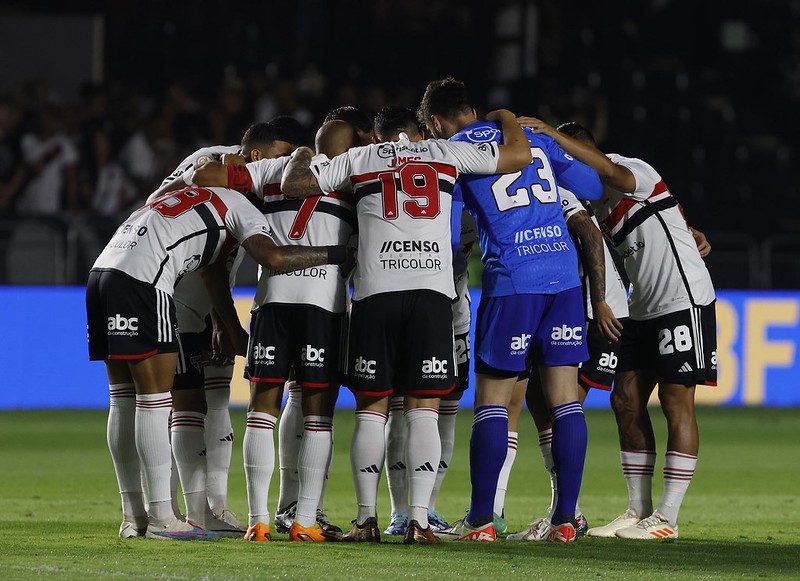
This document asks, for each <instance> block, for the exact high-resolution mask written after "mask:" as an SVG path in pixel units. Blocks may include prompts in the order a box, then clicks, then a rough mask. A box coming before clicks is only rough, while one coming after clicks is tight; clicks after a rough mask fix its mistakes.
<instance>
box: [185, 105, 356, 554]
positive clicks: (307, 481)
mask: <svg viewBox="0 0 800 581" xmlns="http://www.w3.org/2000/svg"><path fill="white" fill-rule="evenodd" d="M356 139H357V137H356V136H355V132H354V130H353V128H352V127H351V126H350V125H348V124H347V123H345V122H343V121H332V122H329V123H326V124H325V125H323V127H322V128H321V129H320V131H319V132H318V134H317V146H318V148H319V150H320V151H321V152H323V151H324V152H327V153H329V154H331V155H336V154H339V153H342V152H344V151H346V150H347V149H348V148H349V147H352V146H354V145H356ZM287 161H288V158H285V157H284V158H279V159H261V160H258V161H256V162H252V163H248V164H247V165H246V166H241V167H234V168H225V167H224V166H222V165H221V164H219V163H210V164H207V165H205V166H204V167H203V168H202V169H200V170H198V171H197V172H196V174H195V176H194V179H195V180H196V181H198V182H200V183H202V184H203V185H211V184H219V183H228V184H229V185H230V186H231V187H235V188H236V189H238V190H239V191H240V192H242V193H245V194H254V195H255V196H256V197H258V198H260V199H261V200H262V202H263V204H262V210H263V212H264V213H265V214H266V215H267V216H268V217H269V219H270V223H271V224H272V226H273V227H274V230H273V236H274V238H275V239H276V240H277V241H278V242H280V243H282V244H286V245H295V244H304V243H305V244H308V243H313V244H322V243H325V242H336V243H337V244H346V243H347V242H348V241H349V239H350V237H351V235H352V233H353V229H354V226H355V214H354V212H353V208H352V204H351V202H350V198H349V195H347V194H340V193H334V194H330V195H328V196H324V197H320V196H315V197H312V198H308V199H305V200H294V199H287V198H285V197H284V196H283V195H282V193H281V190H280V180H281V176H282V174H283V171H284V168H285V166H286V163H287ZM346 274H347V273H346V272H344V271H341V270H340V269H338V268H336V267H329V268H312V269H305V270H298V271H293V272H292V271H290V272H286V271H282V270H267V269H264V270H262V272H261V275H260V277H259V282H258V287H257V289H256V296H255V301H254V305H253V319H252V321H251V337H250V346H249V350H248V358H247V359H248V360H247V372H246V377H247V379H248V380H249V381H250V384H251V398H250V407H249V410H248V422H247V429H246V431H245V440H244V463H245V476H246V479H247V490H248V504H249V528H248V531H247V533H246V534H245V538H246V539H247V540H253V541H268V540H270V539H271V532H270V527H269V524H268V523H269V511H268V508H267V507H268V492H269V484H270V481H271V478H272V473H273V471H274V465H275V460H274V458H275V448H274V438H273V432H274V426H275V423H276V421H277V415H278V413H279V410H280V402H281V395H282V392H283V389H282V388H283V386H284V384H285V383H286V382H287V380H288V378H289V374H290V371H291V370H294V374H295V379H296V382H294V383H293V384H291V385H297V386H298V388H299V389H300V390H301V392H302V396H301V400H302V404H301V405H302V414H303V417H304V421H303V424H304V426H303V427H302V428H301V432H300V435H301V436H302V437H301V438H300V444H299V449H298V448H294V450H295V452H296V456H297V457H296V458H295V460H294V462H293V464H294V467H295V468H296V469H297V471H298V476H299V489H298V491H297V492H296V493H295V496H294V498H293V499H292V500H291V501H290V504H288V505H283V504H281V503H279V515H276V528H277V529H278V530H281V526H280V525H283V526H284V527H285V530H284V531H283V532H289V534H290V539H291V540H296V541H330V540H338V539H339V537H340V536H341V529H339V528H338V527H335V526H334V525H332V524H330V523H328V522H327V520H326V518H325V515H324V514H323V513H322V512H321V510H319V509H318V506H319V504H320V502H321V495H322V490H323V486H324V483H325V479H326V474H327V470H328V466H329V463H330V454H331V446H332V429H333V406H334V404H335V401H336V396H337V394H338V388H339V380H340V378H339V374H338V371H339V370H338V353H339V342H340V339H341V327H342V318H343V314H344V310H345V304H346V287H345V280H346V277H345V275H346ZM292 397H294V394H292V395H290V398H292ZM283 469H284V462H283V460H282V461H281V470H282V472H283V471H284V470H283ZM283 490H284V487H283V485H282V487H281V491H282V492H283ZM282 500H283V499H282ZM281 507H283V508H281ZM279 517H280V520H279Z"/></svg>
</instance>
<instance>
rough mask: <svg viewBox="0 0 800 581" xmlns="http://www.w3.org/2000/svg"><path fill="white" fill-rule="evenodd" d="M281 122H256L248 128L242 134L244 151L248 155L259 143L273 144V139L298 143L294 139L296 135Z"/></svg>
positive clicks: (293, 143)
mask: <svg viewBox="0 0 800 581" xmlns="http://www.w3.org/2000/svg"><path fill="white" fill-rule="evenodd" d="M282 123H283V122H281V123H279V124H278V125H277V126H276V125H275V124H274V123H272V122H270V123H255V124H253V125H251V126H250V127H248V128H247V131H245V132H244V135H243V136H242V153H243V154H244V155H245V157H247V155H248V154H249V153H250V151H252V150H253V149H255V148H256V146H257V145H271V144H272V142H273V141H286V142H287V143H291V144H292V145H296V143H295V142H293V141H292V139H294V137H293V136H292V135H291V134H290V132H289V131H287V130H286V128H285V127H283V126H282Z"/></svg>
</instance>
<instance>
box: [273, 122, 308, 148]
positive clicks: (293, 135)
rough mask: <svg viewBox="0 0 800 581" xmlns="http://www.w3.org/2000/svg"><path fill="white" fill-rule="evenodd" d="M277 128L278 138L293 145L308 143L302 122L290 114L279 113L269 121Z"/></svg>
mask: <svg viewBox="0 0 800 581" xmlns="http://www.w3.org/2000/svg"><path fill="white" fill-rule="evenodd" d="M269 124H270V125H272V126H273V127H274V128H275V133H276V135H277V137H276V139H278V140H279V141H285V142H286V143H291V144H292V145H303V144H305V143H306V130H305V129H304V128H303V126H302V125H301V124H300V122H299V121H298V120H297V119H295V118H294V117H290V116H289V115H279V116H278V117H275V118H274V119H272V120H271V121H270V122H269Z"/></svg>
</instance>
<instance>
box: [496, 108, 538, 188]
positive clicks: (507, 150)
mask: <svg viewBox="0 0 800 581" xmlns="http://www.w3.org/2000/svg"><path fill="white" fill-rule="evenodd" d="M486 120H487V121H494V122H496V123H499V124H500V130H501V131H502V132H503V143H502V145H500V146H498V148H497V150H498V158H497V173H511V172H515V171H519V170H521V169H522V168H524V167H525V166H527V165H528V164H530V163H531V161H532V157H531V146H530V142H529V141H528V137H527V136H526V135H525V132H524V131H523V130H522V127H521V126H520V125H519V124H518V123H517V118H516V116H515V115H514V114H513V113H512V112H511V111H509V110H507V109H497V110H495V111H492V112H490V113H489V114H487V115H486Z"/></svg>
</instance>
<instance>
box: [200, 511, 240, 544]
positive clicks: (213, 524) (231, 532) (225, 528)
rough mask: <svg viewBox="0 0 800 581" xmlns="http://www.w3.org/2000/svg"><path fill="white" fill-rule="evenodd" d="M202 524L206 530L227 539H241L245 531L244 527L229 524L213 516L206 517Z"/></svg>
mask: <svg viewBox="0 0 800 581" xmlns="http://www.w3.org/2000/svg"><path fill="white" fill-rule="evenodd" d="M203 525H204V528H205V529H206V530H207V531H211V532H212V533H214V534H216V535H219V536H220V537H225V538H228V539H241V538H242V535H244V534H245V532H246V531H245V528H244V527H242V526H238V527H237V526H235V525H233V524H229V523H227V522H225V521H224V520H222V519H219V518H217V517H215V516H209V517H206V520H205V522H204V523H203Z"/></svg>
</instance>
